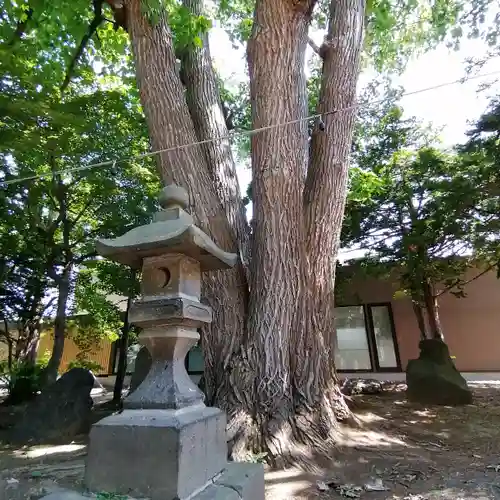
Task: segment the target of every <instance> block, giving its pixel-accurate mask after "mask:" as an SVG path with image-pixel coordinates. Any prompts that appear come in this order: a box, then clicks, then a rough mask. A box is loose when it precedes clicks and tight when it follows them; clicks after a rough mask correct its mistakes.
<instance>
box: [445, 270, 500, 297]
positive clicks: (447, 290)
mask: <svg viewBox="0 0 500 500" xmlns="http://www.w3.org/2000/svg"><path fill="white" fill-rule="evenodd" d="M497 264H498V263H497V262H495V263H494V264H490V265H489V266H488V267H487V268H486V269H484V270H483V271H481V272H480V273H478V274H476V276H474V277H473V278H471V279H470V280H467V281H464V282H463V283H462V284H461V287H462V288H463V287H464V286H466V285H468V284H469V283H472V282H473V281H475V280H477V279H478V278H480V277H481V276H484V275H485V274H486V273H489V272H490V271H491V270H492V269H493V268H494V267H495V266H496V265H497ZM458 285H460V280H459V279H458V280H455V282H454V283H452V284H451V285H448V286H447V287H446V288H444V289H443V290H441V291H440V292H439V293H438V294H436V295H435V298H437V297H441V295H444V294H445V293H446V292H449V291H450V290H451V289H453V288H455V287H456V286H458Z"/></svg>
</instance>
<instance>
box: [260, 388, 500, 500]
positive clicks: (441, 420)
mask: <svg viewBox="0 0 500 500" xmlns="http://www.w3.org/2000/svg"><path fill="white" fill-rule="evenodd" d="M474 393H475V399H474V404H472V405H468V406H464V407H457V408H451V407H438V406H422V405H418V404H413V403H410V402H408V401H407V400H406V398H405V394H404V392H401V391H389V392H386V393H383V394H381V395H378V396H373V395H372V396H357V397H354V398H353V403H354V406H355V410H354V411H355V413H356V415H357V417H358V419H359V421H360V427H359V428H343V429H342V432H341V435H340V436H339V439H338V446H337V447H336V449H334V450H332V451H331V455H330V459H329V460H325V459H324V458H321V457H317V458H316V457H310V461H311V463H315V464H316V470H312V469H311V468H310V467H308V466H307V465H306V467H302V464H301V463H300V461H299V462H298V465H299V466H300V469H290V470H288V471H285V473H283V474H284V475H283V474H282V475H281V476H280V471H277V472H276V473H269V474H268V476H267V489H268V498H269V499H270V500H271V499H273V500H274V499H278V498H286V499H288V498H290V499H293V498H296V499H300V498H320V499H322V498H324V499H330V498H346V496H345V495H342V494H341V492H340V486H341V485H349V484H350V485H355V486H357V487H360V488H363V487H364V485H366V484H372V485H373V484H374V482H376V481H378V484H379V485H380V484H382V485H383V486H385V487H386V488H387V490H386V491H355V490H354V489H352V488H351V490H349V489H348V488H347V489H345V488H344V494H347V495H349V492H351V493H352V494H353V495H355V494H359V495H360V497H361V498H366V499H373V500H382V499H384V500H385V499H387V500H389V499H405V500H434V499H446V500H451V499H453V500H461V499H482V500H486V499H496V498H500V467H496V466H497V465H498V464H500V457H499V451H500V389H499V388H498V387H495V386H493V387H491V386H483V387H475V388H474ZM308 461H309V460H306V462H308ZM317 481H323V482H325V483H327V484H331V485H332V487H331V488H330V489H329V490H328V491H324V492H322V491H320V488H318V486H317ZM380 482H381V483H380ZM320 486H322V485H321V484H320ZM280 490H282V491H283V492H284V494H285V496H279V494H280ZM347 497H348V496H347ZM353 497H354V496H353ZM354 498H355V497H354Z"/></svg>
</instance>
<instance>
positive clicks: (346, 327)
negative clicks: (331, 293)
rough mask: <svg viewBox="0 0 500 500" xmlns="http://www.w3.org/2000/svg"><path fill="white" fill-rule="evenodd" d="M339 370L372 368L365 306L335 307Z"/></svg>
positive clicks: (337, 365)
mask: <svg viewBox="0 0 500 500" xmlns="http://www.w3.org/2000/svg"><path fill="white" fill-rule="evenodd" d="M335 328H336V331H337V338H336V346H335V365H336V368H337V370H371V369H372V366H371V359H370V349H369V347H368V336H367V334H366V321H365V312H364V308H363V306H348V307H337V308H335Z"/></svg>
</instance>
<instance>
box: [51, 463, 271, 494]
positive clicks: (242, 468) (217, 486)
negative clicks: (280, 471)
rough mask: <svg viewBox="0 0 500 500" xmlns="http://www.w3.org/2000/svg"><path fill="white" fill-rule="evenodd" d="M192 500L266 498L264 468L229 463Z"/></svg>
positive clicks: (71, 492)
mask: <svg viewBox="0 0 500 500" xmlns="http://www.w3.org/2000/svg"><path fill="white" fill-rule="evenodd" d="M42 500H89V497H88V496H84V495H82V494H80V493H77V492H75V491H69V490H59V491H57V492H55V493H51V494H50V495H47V496H45V497H43V498H42ZM190 500H264V468H263V467H262V465H259V464H246V463H230V464H227V467H226V469H225V470H224V471H223V472H222V474H219V475H218V478H217V479H214V481H213V482H211V483H210V485H209V486H207V487H206V488H204V489H203V491H201V492H199V493H198V494H196V495H194V496H193V497H191V498H190Z"/></svg>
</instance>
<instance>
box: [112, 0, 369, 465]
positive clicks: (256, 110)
mask: <svg viewBox="0 0 500 500" xmlns="http://www.w3.org/2000/svg"><path fill="white" fill-rule="evenodd" d="M315 3H316V0H257V2H256V7H255V16H254V26H253V31H252V36H251V39H250V41H249V44H248V63H249V71H250V83H251V85H250V88H251V98H252V121H253V128H254V129H258V128H260V127H271V128H269V129H267V130H265V131H262V132H259V133H256V134H254V135H253V137H252V169H253V201H254V234H253V237H252V240H253V247H252V260H251V262H250V297H249V300H248V288H247V282H246V279H245V278H246V274H245V272H244V268H243V266H239V267H238V268H237V269H235V270H234V271H229V272H228V271H225V272H224V273H216V274H213V275H209V276H207V277H206V279H205V281H204V292H205V300H207V301H208V302H209V303H210V305H212V307H213V308H214V310H215V311H216V315H215V321H214V324H213V325H212V327H211V328H210V329H208V330H207V331H206V332H204V334H205V338H204V348H205V351H204V354H205V362H206V365H207V373H206V375H208V377H207V384H211V387H212V389H211V391H212V394H213V395H214V397H213V400H212V401H211V402H214V403H216V404H217V405H219V406H221V407H222V408H224V409H225V410H226V411H228V414H229V418H230V421H231V422H234V421H239V422H240V423H241V421H242V420H245V421H246V422H247V423H249V424H250V425H249V426H247V431H246V432H245V433H244V438H245V439H246V438H247V437H249V436H250V437H252V438H254V439H256V440H257V442H255V441H251V442H250V443H248V442H247V443H246V444H247V445H250V446H255V447H258V448H259V449H266V450H267V451H269V452H270V454H271V456H276V455H282V454H285V455H286V454H287V453H288V452H289V451H291V446H292V441H293V438H294V437H300V436H297V433H296V432H295V431H297V430H298V429H299V430H300V428H301V427H302V428H304V427H305V425H302V424H307V422H311V421H312V420H313V419H315V418H316V416H317V415H319V416H320V417H321V418H322V417H323V416H325V415H326V414H328V415H327V417H328V418H327V419H326V420H325V422H327V423H328V425H324V426H319V427H322V428H321V429H318V430H320V431H322V435H321V436H320V438H321V439H324V438H325V437H326V431H328V430H331V425H335V424H336V417H339V416H340V417H342V415H341V414H342V410H344V413H348V411H347V409H346V408H345V407H344V406H343V404H342V398H341V395H340V393H339V391H338V386H337V380H336V376H335V371H334V365H333V354H332V349H330V348H329V344H328V343H329V342H331V341H332V338H331V336H332V331H333V330H332V326H333V325H332V323H331V322H330V318H331V316H330V312H331V308H333V299H332V290H333V278H334V275H333V271H334V268H333V264H334V262H335V258H336V255H335V253H336V251H337V250H338V240H339V233H340V224H341V219H342V213H343V208H344V200H345V184H346V171H347V154H348V151H349V146H350V140H351V134H352V125H353V113H352V112H351V113H349V112H343V113H339V116H330V115H326V114H325V121H326V130H325V132H323V134H324V137H322V136H321V135H320V132H319V131H315V135H314V137H313V139H312V145H311V158H310V160H309V143H308V135H307V122H306V121H305V120H304V118H305V117H306V113H307V101H306V81H305V74H304V63H305V49H306V46H307V43H308V36H307V32H308V27H309V23H310V19H311V14H312V9H313V8H314V5H315ZM185 5H186V6H188V7H190V8H191V9H192V10H193V11H194V12H198V11H197V10H196V9H199V8H201V6H202V4H201V3H200V1H199V0H185ZM332 5H335V9H333V7H332V10H331V13H332V16H333V18H332V21H331V23H330V28H329V37H328V40H327V43H326V45H325V49H326V50H325V63H324V76H323V79H324V82H323V85H322V90H321V99H320V110H321V111H322V112H325V113H326V111H331V109H332V108H336V107H349V106H352V105H353V104H354V99H355V88H356V80H357V74H358V63H359V51H360V49H361V44H362V28H363V24H362V23H363V9H364V6H363V3H362V1H361V0H342V1H340V2H338V1H336V0H332ZM115 14H116V13H115ZM157 14H158V13H155V21H154V23H152V22H150V21H149V20H148V18H147V15H145V14H144V9H142V8H141V0H127V1H126V2H125V16H123V12H122V13H121V14H120V17H121V18H123V19H125V20H126V24H125V27H126V29H127V30H128V32H129V34H130V37H131V41H132V47H133V52H134V56H135V62H136V71H137V80H138V85H139V90H140V96H141V102H142V105H143V108H144V110H145V114H146V118H147V121H148V126H149V131H150V137H151V143H152V147H153V149H165V148H169V147H178V146H179V145H183V144H189V143H194V142H196V140H204V139H207V138H210V137H214V136H220V135H225V124H224V120H223V115H222V112H221V110H220V102H219V95H218V91H217V86H216V80H215V75H214V73H213V68H212V66H211V64H210V53H209V50H208V44H207V40H205V41H204V42H205V44H204V47H203V48H202V49H195V48H193V47H191V48H190V50H188V51H186V52H185V53H184V54H183V56H182V71H183V72H185V73H188V72H189V73H190V77H192V78H193V80H192V81H191V82H190V77H187V76H186V78H185V81H186V83H187V92H186V95H184V93H183V88H182V85H181V82H180V78H179V74H178V72H177V69H176V59H175V54H174V48H173V43H172V36H171V33H170V30H169V27H168V22H167V19H166V17H165V15H164V14H163V15H160V16H159V18H158V15H157ZM115 17H116V16H115ZM287 122H293V123H289V124H288V125H283V123H287ZM274 126H276V127H274ZM159 160H160V161H159V168H160V172H161V174H162V178H163V180H164V181H165V182H172V181H174V182H176V183H178V184H180V185H183V186H184V187H186V188H187V189H188V191H189V192H190V195H191V203H192V207H191V212H192V213H193V215H194V216H195V217H196V219H197V222H198V224H200V226H201V227H202V229H204V230H205V231H207V232H208V233H209V234H210V235H211V236H212V237H213V238H214V240H215V241H216V242H217V243H218V244H219V245H220V246H221V247H223V248H224V249H226V250H230V251H239V252H240V254H241V253H243V254H244V250H243V251H242V248H244V245H245V241H242V238H244V237H245V234H247V233H245V230H246V227H244V221H242V211H241V208H240V207H241V205H240V204H239V202H240V199H239V192H238V190H237V183H236V178H235V174H234V163H233V161H232V158H231V155H230V148H229V145H228V144H224V142H218V143H212V144H210V145H207V144H204V145H200V146H194V147H180V148H178V149H175V150H174V151H171V152H166V153H163V154H161V155H160V158H159ZM308 168H309V172H308ZM306 175H307V180H306ZM313 260H314V262H313ZM311 272H318V276H315V277H314V278H313V279H311ZM318 284H319V285H321V286H320V288H319V289H317V285H318ZM317 301H320V304H317V303H316V302H317ZM247 306H248V309H247ZM310 307H313V309H312V310H309V308H310ZM323 314H325V316H324V317H323V316H322V315H323ZM321 349H324V353H323V352H321ZM332 403H333V406H332ZM335 405H336V407H335ZM335 409H337V410H339V411H337V412H335ZM312 434H313V435H314V436H315V437H318V435H317V433H315V432H314V429H313V430H312ZM237 437H241V436H237ZM301 437H303V436H301ZM243 441H244V440H243ZM240 442H241V439H240ZM237 455H238V453H237Z"/></svg>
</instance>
